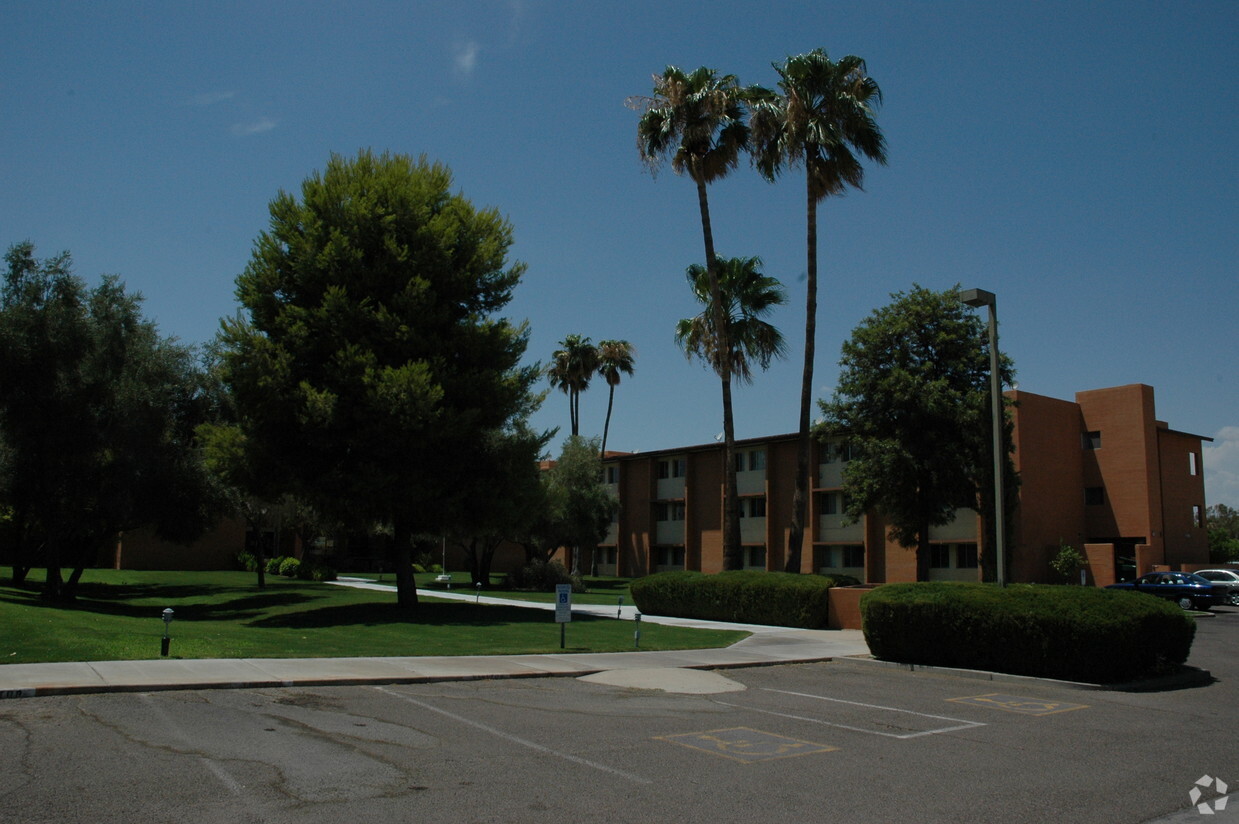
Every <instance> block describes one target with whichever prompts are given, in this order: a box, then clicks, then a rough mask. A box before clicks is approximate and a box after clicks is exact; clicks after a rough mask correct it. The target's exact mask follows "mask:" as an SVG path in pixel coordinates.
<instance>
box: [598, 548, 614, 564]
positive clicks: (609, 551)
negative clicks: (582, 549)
mask: <svg viewBox="0 0 1239 824" xmlns="http://www.w3.org/2000/svg"><path fill="white" fill-rule="evenodd" d="M598 552H599V555H598V563H600V564H614V563H615V547H613V546H600V547H598Z"/></svg>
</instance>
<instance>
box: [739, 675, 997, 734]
mask: <svg viewBox="0 0 1239 824" xmlns="http://www.w3.org/2000/svg"><path fill="white" fill-rule="evenodd" d="M763 690H764V691H765V692H778V693H782V694H784V695H795V696H798V697H800V698H812V699H815V700H817V701H832V702H834V703H836V704H850V705H852V706H854V707H864V708H865V709H871V710H884V711H886V712H902V713H905V714H907V715H915V716H918V717H920V718H932V719H934V720H935V721H950V722H953V726H949V727H936V728H934V729H932V730H921V731H920V732H908V733H893V732H880V731H878V730H869V729H865V728H863V727H853V726H849V725H847V724H836V723H834V722H831V721H823V720H821V719H820V718H806V717H804V716H800V715H791V714H789V713H784V712H775V711H774V710H763V709H758V708H756V707H746V706H742V705H740V704H727V703H726V702H724V701H716V702H715V703H718V704H724V705H725V706H729V707H736V708H738V709H746V710H752V711H753V712H760V713H763V714H765V715H775V716H779V717H781V718H790V719H792V720H794V721H806V722H808V723H811V724H822V725H823V726H827V727H837V728H838V729H841V730H850V731H852V732H863V733H866V734H868V735H880V736H882V737H884V738H898V739H901V740H905V739H909V738H920V737H922V736H926V735H940V734H941V733H945V732H956V731H958V730H968V729H973V728H975V727H984V726H986V725H985V724H984V723H982V722H980V721H967V720H965V719H963V718H951V717H950V716H946V715H931V714H930V713H925V712H916V711H915V710H906V709H903V708H901V707H884V706H882V705H881V704H865V703H862V702H860V701H847V700H845V699H842V698H829V697H827V696H825V695H812V694H810V693H806V692H791V691H789V690H776V689H772V688H769V687H763Z"/></svg>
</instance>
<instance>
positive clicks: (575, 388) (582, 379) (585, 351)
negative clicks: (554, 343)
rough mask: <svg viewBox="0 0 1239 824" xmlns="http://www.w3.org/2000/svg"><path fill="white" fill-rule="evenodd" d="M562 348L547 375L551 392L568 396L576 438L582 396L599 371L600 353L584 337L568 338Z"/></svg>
mask: <svg viewBox="0 0 1239 824" xmlns="http://www.w3.org/2000/svg"><path fill="white" fill-rule="evenodd" d="M559 346H560V348H559V349H556V350H555V352H554V353H553V354H552V355H551V365H550V366H548V367H547V369H546V375H547V378H548V379H549V380H550V382H551V388H552V389H560V390H562V391H563V393H564V394H565V395H567V396H568V420H569V422H570V424H571V427H572V434H573V436H574V437H575V436H577V435H579V434H580V433H581V432H580V430H581V393H582V392H584V391H585V390H586V389H588V388H589V379H590V378H592V377H593V376H594V371H595V370H597V368H598V349H597V347H595V346H594V345H593V343H591V342H590V340H589V338H587V337H584V336H583V335H568V336H567V337H565V338H564V339H563V340H561V341H560V342H559Z"/></svg>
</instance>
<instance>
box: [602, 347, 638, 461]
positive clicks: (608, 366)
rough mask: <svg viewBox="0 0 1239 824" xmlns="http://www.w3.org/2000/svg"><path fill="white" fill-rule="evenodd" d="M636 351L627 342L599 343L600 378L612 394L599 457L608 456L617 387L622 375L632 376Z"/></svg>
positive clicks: (609, 396) (608, 397) (608, 404)
mask: <svg viewBox="0 0 1239 824" xmlns="http://www.w3.org/2000/svg"><path fill="white" fill-rule="evenodd" d="M636 353H637V351H636V349H634V348H633V345H632V344H631V343H629V342H628V341H626V340H604V341H599V342H598V376H599V377H600V378H602V379H603V380H605V381H606V382H607V386H608V387H610V390H611V391H610V393H609V394H608V395H607V421H606V423H605V424H603V426H602V448H601V449H600V450H599V452H598V454H599V456H601V457H603V458H605V457H606V455H607V433H608V432H609V431H610V430H611V407H612V406H613V405H614V403H615V387H617V386H619V384H620V375H621V374H623V375H631V374H632V372H633V360H634V358H635V356H636Z"/></svg>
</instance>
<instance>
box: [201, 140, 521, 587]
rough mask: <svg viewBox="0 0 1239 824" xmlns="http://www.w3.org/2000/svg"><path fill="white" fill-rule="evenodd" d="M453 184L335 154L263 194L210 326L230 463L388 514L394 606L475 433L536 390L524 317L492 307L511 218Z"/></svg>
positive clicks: (452, 493) (453, 509)
mask: <svg viewBox="0 0 1239 824" xmlns="http://www.w3.org/2000/svg"><path fill="white" fill-rule="evenodd" d="M451 187H452V176H451V173H450V171H449V170H448V169H447V167H445V166H443V165H442V164H440V163H432V162H430V161H428V160H427V159H426V158H424V157H422V158H419V159H413V158H411V157H408V156H406V155H401V154H389V153H383V154H374V153H372V152H370V151H361V152H359V153H358V154H357V156H356V157H352V158H346V157H342V156H340V155H333V156H332V157H331V159H330V161H329V162H328V164H327V167H326V169H325V170H324V171H323V172H322V173H315V174H313V175H311V176H310V177H308V178H307V179H306V180H305V181H304V182H303V183H302V186H301V191H300V196H294V195H293V194H289V193H287V192H281V193H280V194H279V195H278V196H277V197H276V198H275V199H274V200H273V201H272V202H271V204H270V213H271V224H270V228H269V229H268V230H267V231H265V232H263V233H261V234H260V235H259V236H258V239H257V240H256V241H255V244H254V249H253V253H252V256H251V259H250V262H249V265H248V266H247V267H246V269H245V271H244V272H243V273H242V274H241V275H240V276H239V277H238V278H237V297H238V299H239V301H240V303H241V306H242V309H243V314H240V315H238V316H237V317H235V318H233V319H229V320H226V321H225V322H224V325H223V329H222V331H221V336H220V342H219V343H220V349H221V352H222V364H221V368H222V373H223V377H224V380H225V382H226V384H227V385H228V386H229V388H230V389H231V390H232V393H233V398H234V402H235V404H236V409H237V419H238V422H237V428H238V430H239V432H240V437H241V441H242V444H243V448H242V449H241V450H240V451H241V453H242V454H243V455H244V456H245V461H246V463H247V464H248V466H249V467H251V468H252V471H250V472H248V473H244V474H245V475H247V476H248V477H249V478H251V479H252V480H253V482H254V483H255V484H256V485H261V486H263V487H265V488H266V489H267V491H270V490H278V491H279V492H288V493H292V494H295V495H297V496H298V497H299V498H301V499H303V500H305V501H307V502H309V503H311V504H312V505H313V506H315V508H317V509H319V510H320V511H321V512H323V513H324V514H326V515H329V516H331V517H338V518H339V519H341V520H342V521H344V522H345V523H348V524H351V525H366V524H374V523H381V524H386V525H388V526H389V527H390V528H391V531H392V534H393V536H394V537H393V545H394V550H393V552H394V554H395V560H396V564H395V566H396V571H397V586H398V589H399V601H400V604H401V605H402V606H404V607H407V608H415V607H416V604H417V596H416V589H415V585H414V582H413V577H412V570H411V557H412V545H413V536H414V535H415V534H441V533H443V532H445V531H446V530H448V529H449V528H451V527H452V526H454V525H455V524H457V523H459V522H460V513H461V511H462V508H463V502H464V499H465V498H466V497H467V496H468V495H470V494H476V484H474V483H472V482H473V481H475V480H476V473H477V471H478V470H477V468H476V467H479V466H484V465H485V461H486V449H487V444H488V443H489V442H490V441H489V439H488V437H489V435H491V434H493V433H495V432H501V431H505V430H510V429H513V428H515V427H517V426H519V425H520V423H521V422H522V421H523V420H524V419H525V418H526V416H527V415H528V414H529V413H530V412H531V411H532V410H533V409H534V408H535V407H536V405H537V403H538V402H539V400H540V399H539V398H538V397H537V396H535V395H534V394H533V393H532V392H531V387H532V385H533V382H534V381H535V380H536V379H537V376H538V373H539V368H538V366H537V365H534V366H529V367H523V366H521V364H520V361H521V358H522V356H523V355H524V353H525V349H526V344H527V341H528V331H527V328H526V327H525V325H524V324H513V323H512V322H510V321H509V320H507V319H506V318H502V317H498V316H497V313H498V312H499V311H500V310H502V309H503V308H504V307H505V306H506V305H507V303H508V302H509V300H510V299H511V296H512V290H513V289H514V288H515V287H516V285H517V284H518V283H519V281H520V278H521V274H522V272H523V271H524V266H523V265H522V264H519V263H513V264H509V263H508V262H507V253H508V249H509V247H510V246H511V244H512V227H511V225H510V224H509V223H508V221H507V220H506V219H504V218H503V217H502V216H501V215H500V214H499V213H498V212H497V211H496V210H494V209H490V208H487V209H479V208H476V207H474V206H473V205H472V204H471V203H470V202H469V201H468V200H467V199H466V198H465V197H464V196H463V195H461V194H457V193H453V192H452V191H451ZM254 491H261V490H254Z"/></svg>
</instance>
